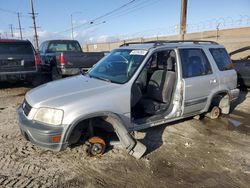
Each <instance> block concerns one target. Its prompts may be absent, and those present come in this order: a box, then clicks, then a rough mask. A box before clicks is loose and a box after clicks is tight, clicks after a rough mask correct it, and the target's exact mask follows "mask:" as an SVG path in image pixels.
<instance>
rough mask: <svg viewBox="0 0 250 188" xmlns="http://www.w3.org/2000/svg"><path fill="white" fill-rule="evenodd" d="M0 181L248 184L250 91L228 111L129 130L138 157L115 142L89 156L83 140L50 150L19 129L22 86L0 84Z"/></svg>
mask: <svg viewBox="0 0 250 188" xmlns="http://www.w3.org/2000/svg"><path fill="white" fill-rule="evenodd" d="M0 88H1V89H0V187H18V188H20V187H32V188H33V187H249V184H250V116H249V114H250V94H248V93H247V92H242V93H241V95H240V98H239V100H238V101H237V103H235V105H234V106H235V109H234V111H233V112H232V114H230V115H227V116H223V117H220V118H219V119H217V120H210V119H207V118H205V119H202V120H195V119H191V118H190V119H185V120H183V121H178V122H175V123H172V124H168V125H165V126H159V127H155V128H151V129H147V130H145V131H142V132H137V133H136V134H135V135H136V137H137V139H139V140H140V141H141V142H143V143H144V144H145V145H146V146H147V148H148V151H147V154H146V155H145V156H144V157H143V158H142V159H140V160H136V159H134V158H133V157H131V156H129V155H128V154H127V153H126V152H125V151H123V150H122V149H118V148H116V149H112V150H109V151H108V152H106V153H105V154H104V155H103V156H102V157H101V158H98V159H97V158H90V157H88V156H87V155H86V153H85V152H84V146H77V147H74V148H68V149H67V150H65V151H62V152H51V151H46V150H44V149H41V148H39V147H37V146H34V145H32V144H31V143H30V142H27V141H26V140H25V139H24V138H23V137H22V136H21V134H20V132H19V128H18V123H17V120H16V114H15V110H16V108H17V107H18V105H20V103H21V102H22V100H23V98H24V94H25V93H26V92H27V91H28V90H29V89H30V88H29V87H27V86H25V85H20V84H19V85H7V84H5V85H0Z"/></svg>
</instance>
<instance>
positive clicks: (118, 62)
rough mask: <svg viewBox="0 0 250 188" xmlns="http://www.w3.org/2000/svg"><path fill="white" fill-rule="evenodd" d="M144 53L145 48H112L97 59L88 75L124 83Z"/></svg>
mask: <svg viewBox="0 0 250 188" xmlns="http://www.w3.org/2000/svg"><path fill="white" fill-rule="evenodd" d="M146 54H147V51H146V50H128V49H117V50H114V51H112V52H111V53H110V54H109V55H107V56H106V57H105V58H104V59H102V60H101V61H99V63H97V64H96V66H94V67H93V68H92V69H91V70H90V71H89V72H88V75H89V76H90V77H93V78H97V79H101V80H105V81H109V82H114V83H119V84H123V83H126V82H127V81H129V80H130V78H131V77H132V76H133V75H134V73H135V71H136V70H137V68H138V67H139V66H140V64H141V63H142V61H143V59H144V57H145V56H146Z"/></svg>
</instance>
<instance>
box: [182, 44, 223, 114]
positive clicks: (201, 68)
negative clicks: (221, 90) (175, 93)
mask: <svg viewBox="0 0 250 188" xmlns="http://www.w3.org/2000/svg"><path fill="white" fill-rule="evenodd" d="M179 53H180V58H181V65H182V66H181V67H182V76H183V82H184V111H183V113H184V115H187V114H193V113H197V112H200V111H202V110H203V109H204V108H205V106H206V103H207V99H208V96H209V94H210V93H211V91H212V90H213V89H215V88H216V87H219V82H218V79H217V75H216V73H215V71H213V69H212V66H211V64H210V62H209V60H208V58H207V56H206V54H205V52H204V50H203V49H201V48H182V49H179Z"/></svg>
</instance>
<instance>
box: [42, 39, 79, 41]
mask: <svg viewBox="0 0 250 188" xmlns="http://www.w3.org/2000/svg"><path fill="white" fill-rule="evenodd" d="M44 42H78V41H77V40H70V39H55V40H46V41H44Z"/></svg>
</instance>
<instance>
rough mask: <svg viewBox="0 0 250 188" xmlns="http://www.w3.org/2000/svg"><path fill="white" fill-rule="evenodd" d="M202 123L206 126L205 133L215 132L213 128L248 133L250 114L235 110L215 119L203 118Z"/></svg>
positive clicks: (249, 129) (249, 130)
mask: <svg viewBox="0 0 250 188" xmlns="http://www.w3.org/2000/svg"><path fill="white" fill-rule="evenodd" d="M203 123H204V124H205V125H206V126H207V129H206V131H207V134H215V132H214V131H213V130H229V131H237V132H239V133H242V134H247V135H249V134H250V114H247V113H245V112H241V111H237V110H235V111H233V112H232V113H231V114H229V115H222V116H221V117H220V118H218V119H216V120H211V119H207V118H205V119H204V120H203Z"/></svg>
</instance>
